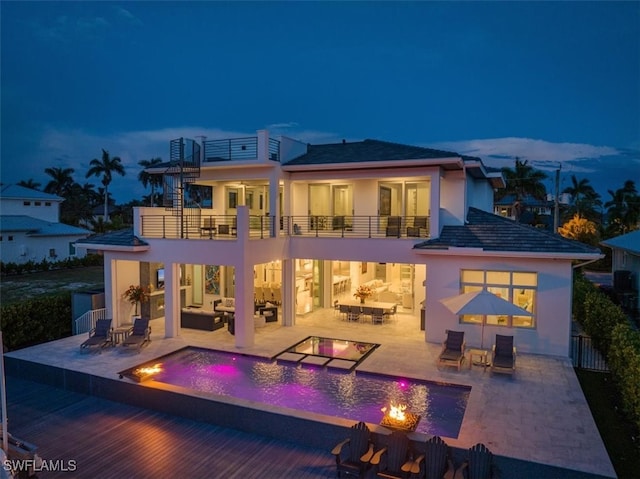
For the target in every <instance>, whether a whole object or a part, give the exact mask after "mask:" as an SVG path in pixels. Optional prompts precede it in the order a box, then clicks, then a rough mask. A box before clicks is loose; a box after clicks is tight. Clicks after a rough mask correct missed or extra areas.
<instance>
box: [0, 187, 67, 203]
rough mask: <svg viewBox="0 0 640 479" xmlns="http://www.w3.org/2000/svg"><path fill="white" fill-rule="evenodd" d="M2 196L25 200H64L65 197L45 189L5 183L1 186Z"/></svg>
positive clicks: (0, 196)
mask: <svg viewBox="0 0 640 479" xmlns="http://www.w3.org/2000/svg"><path fill="white" fill-rule="evenodd" d="M0 198H8V199H16V200H17V199H20V200H21V199H25V200H47V201H64V198H62V197H60V196H58V195H52V194H50V193H45V192H43V191H38V190H33V189H31V188H25V187H24V186H19V185H5V184H3V185H2V186H1V187H0Z"/></svg>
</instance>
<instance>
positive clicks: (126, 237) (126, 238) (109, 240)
mask: <svg viewBox="0 0 640 479" xmlns="http://www.w3.org/2000/svg"><path fill="white" fill-rule="evenodd" d="M79 244H87V245H108V246H131V247H134V246H148V245H149V243H147V242H146V241H144V240H141V239H140V238H138V237H137V236H135V235H134V234H133V228H128V229H123V230H118V231H110V232H108V233H104V234H96V235H92V236H89V237H88V238H85V239H83V240H82V241H78V242H77V243H76V245H79Z"/></svg>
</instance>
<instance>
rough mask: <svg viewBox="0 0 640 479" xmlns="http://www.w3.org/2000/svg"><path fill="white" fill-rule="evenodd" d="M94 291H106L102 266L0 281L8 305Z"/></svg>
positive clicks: (7, 278)
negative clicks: (64, 293) (30, 299)
mask: <svg viewBox="0 0 640 479" xmlns="http://www.w3.org/2000/svg"><path fill="white" fill-rule="evenodd" d="M93 289H100V290H102V289H104V269H103V267H102V266H87V267H84V268H73V269H61V270H55V271H43V272H40V273H31V274H23V275H16V276H5V277H3V278H2V281H0V298H1V300H2V305H7V304H11V303H15V302H18V301H22V300H25V299H29V298H33V297H36V296H41V295H43V294H53V293H59V292H62V291H71V292H77V291H87V290H93Z"/></svg>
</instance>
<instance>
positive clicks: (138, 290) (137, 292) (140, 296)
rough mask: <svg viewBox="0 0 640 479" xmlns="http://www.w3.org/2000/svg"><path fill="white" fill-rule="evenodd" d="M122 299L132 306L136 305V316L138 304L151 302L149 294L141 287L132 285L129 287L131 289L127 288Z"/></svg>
mask: <svg viewBox="0 0 640 479" xmlns="http://www.w3.org/2000/svg"><path fill="white" fill-rule="evenodd" d="M122 297H123V298H124V299H126V300H127V301H129V302H130V303H131V304H132V305H135V307H136V313H135V315H136V316H138V303H144V302H146V301H149V292H148V291H147V290H145V289H144V287H142V286H140V285H138V286H134V285H131V286H129V288H127V290H126V291H125V292H124V294H123V295H122Z"/></svg>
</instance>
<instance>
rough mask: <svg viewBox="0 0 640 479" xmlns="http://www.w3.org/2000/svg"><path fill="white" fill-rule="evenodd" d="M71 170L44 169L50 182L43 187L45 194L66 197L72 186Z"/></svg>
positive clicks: (72, 171)
mask: <svg viewBox="0 0 640 479" xmlns="http://www.w3.org/2000/svg"><path fill="white" fill-rule="evenodd" d="M74 171H75V170H74V169H73V168H58V167H55V168H45V170H44V172H45V173H46V174H47V175H49V176H50V177H51V178H52V180H51V181H49V183H47V186H45V187H44V191H45V192H46V193H51V194H54V195H58V196H62V197H66V196H67V195H68V194H69V193H70V192H71V188H72V187H73V184H74V183H75V182H74V181H73V177H72V176H71V175H73V173H74Z"/></svg>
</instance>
